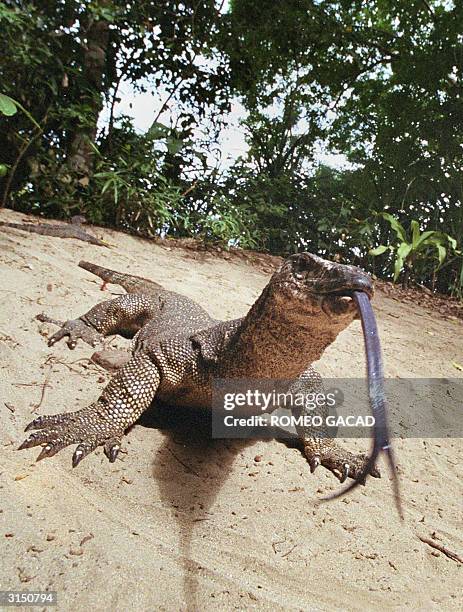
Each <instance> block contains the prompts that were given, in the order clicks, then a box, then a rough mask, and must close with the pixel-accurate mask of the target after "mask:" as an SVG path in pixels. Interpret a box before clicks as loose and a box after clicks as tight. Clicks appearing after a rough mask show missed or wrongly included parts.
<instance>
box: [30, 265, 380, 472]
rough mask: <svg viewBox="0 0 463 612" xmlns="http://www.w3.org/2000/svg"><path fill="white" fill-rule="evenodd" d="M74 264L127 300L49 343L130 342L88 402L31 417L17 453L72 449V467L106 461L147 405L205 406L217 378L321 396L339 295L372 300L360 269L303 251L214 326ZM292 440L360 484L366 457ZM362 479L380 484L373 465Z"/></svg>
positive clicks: (163, 293)
mask: <svg viewBox="0 0 463 612" xmlns="http://www.w3.org/2000/svg"><path fill="white" fill-rule="evenodd" d="M79 265H80V266H81V267H82V268H84V269H86V270H88V271H90V272H92V273H94V274H96V275H97V276H99V277H100V278H102V279H103V280H104V282H105V283H106V282H110V283H115V284H119V285H121V286H122V287H124V288H125V289H126V291H127V294H126V295H123V296H120V297H118V298H115V299H113V300H109V301H107V302H103V303H101V304H98V305H97V306H94V307H93V308H92V309H91V310H90V311H89V312H87V313H86V314H84V315H82V316H81V317H79V318H78V319H75V320H71V321H67V322H65V323H64V324H62V327H61V329H59V330H58V331H57V332H56V333H55V334H54V335H53V336H52V337H51V338H50V340H49V345H50V346H51V345H53V344H54V343H55V342H57V341H59V340H61V339H62V338H64V337H68V341H67V343H68V346H69V348H71V349H72V348H74V347H75V346H76V343H77V341H78V340H79V339H81V340H83V341H85V342H87V343H88V344H90V345H92V346H94V345H95V344H97V343H98V342H99V341H100V340H101V338H103V337H104V336H107V335H110V334H121V335H123V336H125V337H132V338H133V343H132V356H131V358H130V359H129V360H128V361H127V363H125V365H122V367H120V369H119V370H118V371H117V373H116V374H115V376H114V377H113V378H112V379H111V381H110V383H109V384H108V386H107V387H106V389H105V390H104V391H103V393H102V395H101V397H100V398H99V399H98V400H97V401H96V402H95V403H94V404H92V405H91V406H89V407H88V408H85V409H83V410H80V411H78V412H74V413H65V414H59V415H56V416H42V417H39V418H37V419H35V420H34V421H33V422H32V423H31V424H30V425H29V426H28V427H27V430H30V429H37V430H39V431H38V432H34V433H32V434H31V435H30V436H29V438H28V439H27V440H26V441H25V442H24V443H23V444H22V445H21V446H20V448H30V447H33V446H38V445H41V446H42V447H43V448H42V452H41V453H40V455H39V457H38V459H42V458H44V457H50V456H52V455H54V454H55V453H56V452H58V451H59V450H61V449H62V448H64V447H66V446H68V445H70V444H78V446H77V449H76V451H75V452H74V456H73V465H74V466H75V465H77V464H78V463H79V462H80V461H81V460H82V459H83V458H84V457H85V456H86V455H88V454H89V453H90V452H92V451H93V450H94V449H95V448H97V446H100V445H102V446H104V450H105V453H106V454H107V456H108V457H109V459H110V461H114V460H115V459H116V457H117V453H118V451H119V449H120V444H121V438H122V436H123V434H124V432H125V431H126V430H127V428H129V427H130V426H131V425H132V424H133V423H135V422H136V420H137V419H138V418H139V416H140V415H141V414H142V412H143V411H144V410H146V409H147V408H148V407H149V406H150V404H151V402H152V401H153V399H154V398H156V399H158V400H160V401H162V402H166V403H168V404H169V405H171V406H187V407H188V406H191V407H195V406H198V407H204V406H210V405H211V400H212V385H213V381H214V379H217V378H261V379H262V378H263V379H265V378H276V379H280V380H282V379H286V380H294V381H295V384H297V385H298V388H299V389H301V387H302V389H304V390H305V391H311V390H313V389H320V387H321V379H320V377H319V375H318V374H317V373H316V372H315V371H314V370H313V368H311V367H310V364H311V363H312V362H314V361H316V360H317V359H319V358H320V356H321V355H322V354H323V351H324V350H325V348H326V347H327V346H329V345H330V344H331V343H332V342H333V341H334V340H335V338H336V337H337V335H338V334H339V333H340V332H341V331H342V330H343V329H345V328H346V327H347V326H348V325H349V324H350V323H351V322H352V320H353V319H354V318H356V317H357V311H356V307H355V305H354V303H353V300H352V299H351V298H350V297H348V296H347V295H346V294H347V293H351V292H352V291H354V290H356V291H364V292H366V293H367V294H368V295H369V296H371V295H372V293H373V288H372V283H371V279H370V277H369V276H368V275H367V274H365V273H364V272H362V271H361V270H360V269H358V268H355V267H353V266H344V265H340V264H335V263H332V262H328V261H325V260H323V259H321V258H319V257H316V256H315V255H311V254H309V253H301V254H299V255H293V256H291V257H289V258H288V259H287V260H286V261H285V262H284V263H283V266H282V267H281V269H280V270H279V271H278V272H276V273H275V274H274V275H273V276H272V278H271V279H270V282H269V284H268V285H267V287H266V288H265V289H264V291H263V292H262V294H261V296H260V297H259V298H258V300H257V301H256V303H255V304H254V305H253V306H252V308H251V310H250V311H249V313H248V314H247V315H246V317H243V318H241V319H236V320H233V321H216V320H215V319H212V318H211V317H210V316H209V315H208V313H207V312H206V311H205V310H204V309H203V308H201V307H200V306H199V305H198V304H196V303H195V302H194V301H192V300H190V299H189V298H186V297H185V296H182V295H179V294H177V293H174V292H171V291H167V290H165V289H163V288H162V287H161V286H160V285H159V284H157V283H155V282H153V281H150V280H148V279H144V278H142V277H137V276H132V275H128V274H122V273H118V272H114V271H112V270H108V269H106V268H101V267H100V266H96V265H94V264H90V263H87V262H80V264H79ZM42 320H51V319H48V318H47V317H43V316H42ZM51 321H53V320H51ZM120 357H121V356H120V354H119V355H118V363H119V364H120V363H121V358H120ZM104 360H105V362H108V359H107V355H106V354H105V356H104ZM109 361H110V360H109ZM122 361H123V360H122ZM298 410H299V414H300V411H301V410H302V411H304V410H305V409H304V408H302V409H301V408H299V409H298ZM298 435H299V438H300V440H301V442H302V445H303V447H304V451H305V454H306V457H307V460H308V462H309V464H310V469H311V471H313V470H314V469H315V468H316V467H317V466H318V465H323V466H324V467H326V468H327V469H329V470H330V471H332V472H333V473H334V474H335V475H336V476H337V477H338V478H339V479H340V480H341V481H344V480H345V479H346V478H347V477H348V476H349V477H351V478H354V479H356V478H359V477H361V476H362V474H363V470H364V468H365V465H366V462H367V457H366V456H365V455H354V454H352V453H350V452H348V451H346V450H344V449H341V448H340V447H339V446H338V445H337V444H336V442H335V441H334V440H332V439H330V438H327V437H317V436H316V435H315V434H314V431H312V430H308V429H304V428H299V430H298ZM370 473H371V474H372V475H373V476H379V472H378V471H377V469H376V468H375V467H373V468H372V469H371V470H370Z"/></svg>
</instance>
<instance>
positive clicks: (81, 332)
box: [48, 319, 103, 349]
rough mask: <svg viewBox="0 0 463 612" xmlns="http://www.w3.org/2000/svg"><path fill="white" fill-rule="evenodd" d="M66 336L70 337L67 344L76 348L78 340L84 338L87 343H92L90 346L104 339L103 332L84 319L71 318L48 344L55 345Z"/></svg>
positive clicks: (71, 347)
mask: <svg viewBox="0 0 463 612" xmlns="http://www.w3.org/2000/svg"><path fill="white" fill-rule="evenodd" d="M65 336H67V337H68V340H67V342H66V344H67V345H68V347H69V348H70V349H74V348H75V347H76V344H77V340H83V341H84V342H86V343H87V344H90V346H93V347H95V346H97V344H99V343H100V342H101V341H102V339H103V336H102V335H101V334H99V333H98V332H97V331H96V330H95V329H94V328H93V327H90V325H87V323H85V321H83V320H82V319H71V320H70V321H66V322H65V323H63V325H62V327H61V329H59V330H58V331H57V332H56V333H54V334H53V336H51V337H50V338H49V340H48V346H53V345H54V344H55V343H56V342H58V341H59V340H61V339H62V338H64V337H65Z"/></svg>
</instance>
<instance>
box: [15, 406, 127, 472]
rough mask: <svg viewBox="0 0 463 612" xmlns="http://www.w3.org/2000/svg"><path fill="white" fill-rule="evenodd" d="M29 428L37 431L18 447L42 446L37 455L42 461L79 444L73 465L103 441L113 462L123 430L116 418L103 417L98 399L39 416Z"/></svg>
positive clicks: (27, 428) (21, 448)
mask: <svg viewBox="0 0 463 612" xmlns="http://www.w3.org/2000/svg"><path fill="white" fill-rule="evenodd" d="M30 429H37V430H38V431H34V432H33V433H31V434H30V435H29V437H28V438H27V439H26V440H25V441H24V442H23V443H22V444H21V445H20V446H19V448H18V450H23V449H25V448H32V447H34V446H42V447H43V448H42V450H41V452H40V454H39V456H38V457H37V461H41V460H42V459H45V458H46V457H52V456H53V455H55V454H56V453H57V452H58V451H60V450H62V449H63V448H65V447H66V446H69V445H71V444H78V446H77V448H76V449H75V451H74V454H73V457H72V465H73V467H76V466H77V465H79V463H80V462H81V461H82V459H84V458H85V457H86V456H87V455H89V454H90V453H91V452H93V451H94V450H95V449H96V448H97V447H98V446H100V445H104V447H105V453H106V455H107V456H108V459H109V460H110V461H111V462H112V463H113V462H114V461H115V460H116V457H117V454H118V452H119V449H120V437H121V435H122V433H123V431H121V427H120V425H119V424H118V423H117V422H113V421H110V420H107V419H104V418H102V413H101V405H99V404H98V403H97V404H93V405H92V406H89V407H88V408H85V409H83V410H79V411H78V412H68V413H64V414H57V415H53V416H41V417H38V418H37V419H35V420H34V421H32V423H30V424H29V425H28V426H27V427H26V431H28V430H30Z"/></svg>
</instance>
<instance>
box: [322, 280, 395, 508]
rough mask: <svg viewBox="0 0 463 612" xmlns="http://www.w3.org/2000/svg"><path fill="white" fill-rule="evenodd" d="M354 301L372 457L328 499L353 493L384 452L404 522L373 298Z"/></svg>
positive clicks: (356, 295) (358, 294) (360, 295)
mask: <svg viewBox="0 0 463 612" xmlns="http://www.w3.org/2000/svg"><path fill="white" fill-rule="evenodd" d="M353 298H354V300H355V302H356V304H357V308H358V311H359V313H360V319H361V321H362V329H363V339H364V341H365V354H366V361H367V373H368V393H369V396H370V405H371V411H372V413H373V416H374V418H375V425H374V443H373V450H372V452H371V456H370V458H369V459H368V462H367V464H366V466H365V469H364V471H363V473H362V474H361V475H360V476H359V478H358V479H357V480H354V481H353V482H352V483H351V484H350V485H349V486H348V487H346V488H345V489H342V490H341V491H339V492H337V493H334V494H333V495H330V496H329V497H327V498H325V499H335V498H336V497H340V496H341V495H344V494H345V493H347V492H348V491H352V489H355V487H358V485H359V484H361V483H363V482H365V480H366V478H367V476H368V475H369V474H370V471H371V469H372V468H373V467H374V466H375V463H376V460H377V458H378V456H379V455H380V453H381V452H384V453H385V454H386V458H387V462H388V464H389V469H390V471H391V474H392V486H393V490H394V499H395V504H396V507H397V510H398V513H399V516H400V518H402V519H403V512H402V504H401V501H400V491H399V479H398V477H397V472H396V467H395V461H394V455H393V451H392V446H391V443H390V440H389V431H388V426H387V416H386V397H385V394H384V375H383V362H382V358H381V345H380V342H379V335H378V327H377V325H376V319H375V314H374V312H373V308H372V307H371V304H370V299H369V297H368V296H367V294H366V293H363V292H362V291H354V292H353Z"/></svg>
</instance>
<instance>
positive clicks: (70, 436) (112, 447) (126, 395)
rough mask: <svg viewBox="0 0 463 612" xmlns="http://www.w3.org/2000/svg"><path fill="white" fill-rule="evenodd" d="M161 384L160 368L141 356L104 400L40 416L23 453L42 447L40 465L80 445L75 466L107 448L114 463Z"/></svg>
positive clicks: (122, 371) (123, 370)
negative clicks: (100, 448) (126, 434)
mask: <svg viewBox="0 0 463 612" xmlns="http://www.w3.org/2000/svg"><path fill="white" fill-rule="evenodd" d="M159 382H160V373H159V370H158V368H157V366H156V365H155V364H154V363H153V362H152V361H151V359H150V358H149V357H148V356H147V355H146V354H138V355H136V356H134V357H132V359H131V360H130V361H129V362H128V363H127V364H126V365H125V366H124V367H122V368H121V369H120V370H119V371H118V372H117V374H116V375H115V376H114V377H113V378H112V379H111V381H110V382H109V384H108V386H107V387H106V388H105V390H104V391H103V393H102V395H101V396H100V398H99V399H98V400H97V401H96V402H95V403H94V404H92V405H91V406H89V407H87V408H84V409H83V410H78V411H77V412H67V413H63V414H57V415H52V416H40V417H38V418H37V419H35V420H34V421H32V423H30V424H29V425H28V426H27V427H26V431H28V430H30V429H37V430H39V431H36V432H34V433H32V434H31V435H30V436H29V438H27V440H25V441H24V442H23V443H22V444H21V446H20V447H19V450H22V449H24V448H31V447H33V446H39V445H41V446H42V447H43V448H42V451H41V453H40V454H39V456H38V457H37V461H40V460H41V459H44V458H45V457H52V456H53V455H55V454H56V453H57V452H58V451H60V450H61V449H63V448H65V447H66V446H69V445H70V444H78V446H77V448H76V450H75V452H74V455H73V457H72V465H73V467H75V466H76V465H78V464H79V463H80V462H81V461H82V459H83V458H84V457H86V456H87V455H88V454H89V453H91V452H92V451H93V450H95V449H96V448H97V447H98V446H101V445H104V451H105V454H106V456H107V457H108V459H109V461H111V462H114V461H115V460H116V457H117V455H118V452H119V450H120V444H121V438H122V436H123V435H124V432H125V430H126V429H127V428H128V427H130V426H131V425H133V423H135V421H136V420H137V419H138V418H139V416H140V415H141V414H142V412H144V411H145V410H146V409H147V408H148V407H149V405H150V404H151V402H152V400H153V398H154V396H155V393H156V390H157V388H158V386H159Z"/></svg>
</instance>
